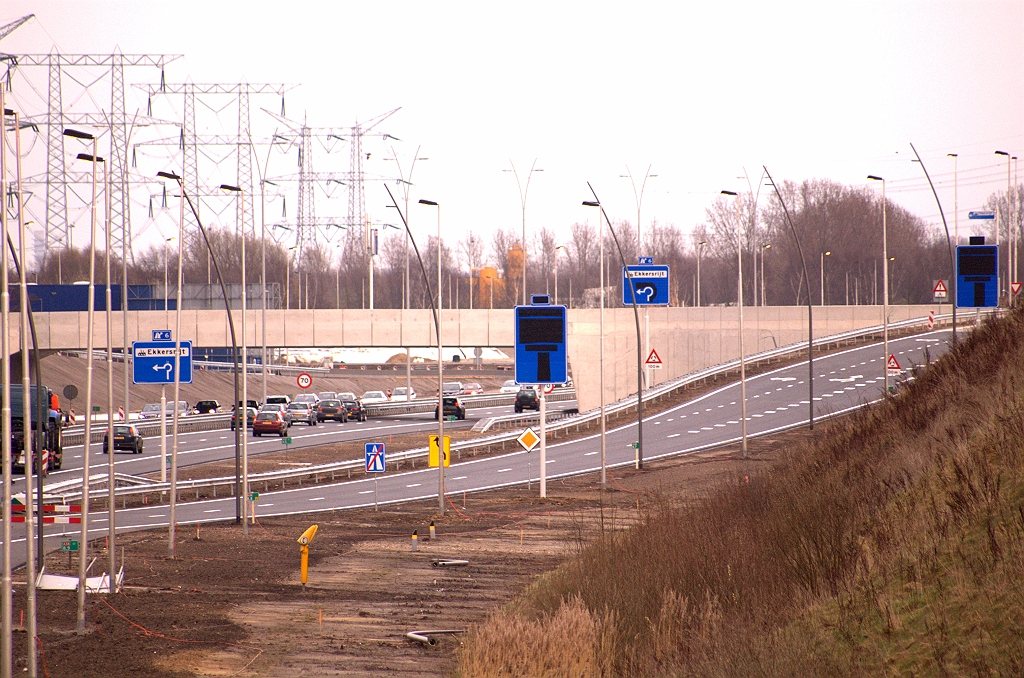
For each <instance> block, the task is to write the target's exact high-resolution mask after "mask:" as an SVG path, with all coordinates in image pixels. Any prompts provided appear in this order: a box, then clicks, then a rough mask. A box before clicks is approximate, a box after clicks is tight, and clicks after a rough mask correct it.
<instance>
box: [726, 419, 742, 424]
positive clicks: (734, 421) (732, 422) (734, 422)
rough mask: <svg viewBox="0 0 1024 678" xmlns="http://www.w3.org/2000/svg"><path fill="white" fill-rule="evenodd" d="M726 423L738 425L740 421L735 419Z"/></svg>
mask: <svg viewBox="0 0 1024 678" xmlns="http://www.w3.org/2000/svg"><path fill="white" fill-rule="evenodd" d="M725 423H726V424H738V423H739V422H738V421H736V420H735V419H730V420H729V421H727V422H725Z"/></svg>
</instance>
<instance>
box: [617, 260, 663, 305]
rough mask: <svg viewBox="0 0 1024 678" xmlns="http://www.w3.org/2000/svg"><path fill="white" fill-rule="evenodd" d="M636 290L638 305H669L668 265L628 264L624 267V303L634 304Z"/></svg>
mask: <svg viewBox="0 0 1024 678" xmlns="http://www.w3.org/2000/svg"><path fill="white" fill-rule="evenodd" d="M630 285H632V287H633V290H634V291H635V292H636V304H637V306H668V302H669V298H668V266H654V265H643V266H627V267H626V268H624V269H622V305H623V306H632V305H633V293H632V292H630Z"/></svg>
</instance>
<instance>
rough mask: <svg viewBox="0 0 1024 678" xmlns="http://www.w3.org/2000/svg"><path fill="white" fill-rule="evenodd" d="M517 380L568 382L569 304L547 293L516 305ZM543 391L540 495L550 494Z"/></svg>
mask: <svg viewBox="0 0 1024 678" xmlns="http://www.w3.org/2000/svg"><path fill="white" fill-rule="evenodd" d="M515 316H516V326H515V337H516V383H517V384H537V385H544V384H564V383H565V381H566V379H567V378H568V372H569V370H568V358H567V351H566V310H565V306H552V305H551V304H550V303H549V297H548V295H546V294H535V295H533V299H532V303H531V304H530V305H529V306H516V308H515ZM538 390H539V391H540V392H539V393H538V396H539V397H540V441H539V442H540V496H541V497H546V496H547V479H546V477H545V475H546V474H545V471H546V461H547V459H546V457H547V431H546V427H547V423H546V421H545V420H546V417H545V415H546V414H547V406H546V404H545V402H544V391H543V389H538Z"/></svg>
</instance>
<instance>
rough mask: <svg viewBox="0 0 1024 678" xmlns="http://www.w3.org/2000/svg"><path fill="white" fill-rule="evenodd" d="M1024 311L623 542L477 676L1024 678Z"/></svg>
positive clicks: (512, 628) (472, 665) (598, 553)
mask: <svg viewBox="0 0 1024 678" xmlns="http://www.w3.org/2000/svg"><path fill="white" fill-rule="evenodd" d="M1022 347H1024V314H1022V313H1014V314H1013V315H1011V316H1010V317H1007V318H1005V319H1003V320H1000V321H996V322H992V323H990V324H988V325H986V326H984V327H983V328H981V329H979V330H978V331H977V332H976V333H975V334H974V335H973V336H971V337H970V338H968V339H967V340H966V341H963V342H962V343H961V345H960V346H959V347H958V348H957V350H955V351H953V352H951V353H950V354H948V355H947V356H946V357H944V358H943V359H942V360H941V361H939V362H938V363H937V364H935V365H933V366H932V367H931V368H930V369H929V370H928V371H927V372H925V373H923V374H921V375H919V378H918V380H917V381H915V382H914V383H913V384H911V385H910V386H908V387H907V388H906V390H904V391H903V392H902V393H901V394H900V396H899V397H897V398H896V399H894V400H893V401H891V402H888V403H885V404H883V405H880V406H877V407H873V408H871V409H870V410H865V411H863V412H860V413H858V414H856V415H853V416H849V417H846V418H844V419H843V420H841V421H837V422H834V423H832V424H829V425H828V426H827V427H824V431H823V434H821V435H818V436H816V438H815V439H813V440H812V441H810V442H808V443H807V444H806V445H805V446H801V447H800V448H794V449H792V450H789V451H788V453H787V454H786V455H785V456H784V458H783V459H782V460H780V461H779V462H777V463H776V464H774V465H772V466H771V467H769V468H767V469H757V470H754V469H753V468H751V470H750V472H749V473H747V472H746V471H745V472H744V474H743V475H740V476H738V477H736V478H734V479H733V480H732V481H731V482H729V483H726V484H724V485H722V486H720V487H715V488H709V490H708V491H707V493H706V496H704V497H703V498H702V499H700V500H698V501H696V502H689V503H688V504H687V505H674V504H673V503H672V501H671V498H661V500H660V501H659V502H657V503H656V504H655V506H654V508H652V509H651V510H649V511H648V512H647V514H646V515H645V516H644V517H643V519H642V520H641V521H640V523H639V524H638V525H637V526H636V527H635V528H633V529H631V530H628V531H625V532H618V533H615V532H608V533H605V534H603V535H602V536H601V537H600V538H599V539H598V540H597V541H596V542H594V543H592V544H590V545H588V546H586V547H585V548H583V549H581V551H580V553H579V555H578V556H577V557H575V558H574V559H572V560H571V561H569V562H568V563H567V564H565V565H564V566H562V567H560V568H559V569H558V570H556V571H554V572H552V573H549V574H548V575H546V576H545V577H543V578H542V579H541V580H540V581H539V582H538V583H537V584H536V585H534V586H533V587H532V588H531V589H530V590H529V591H528V592H527V593H526V595H525V596H524V597H523V598H522V599H520V600H519V601H517V603H515V604H514V605H513V606H511V607H509V608H508V609H505V610H502V611H500V612H498V613H496V614H495V615H494V616H493V617H492V618H491V619H490V620H489V621H488V622H487V623H486V624H484V625H482V626H480V627H478V628H476V629H474V630H473V632H472V633H471V634H469V636H468V637H467V642H466V644H465V646H464V648H463V650H462V653H461V655H460V664H459V675H462V676H474V677H477V676H493V675H503V676H685V675H705V676H738V675H742V676H779V675H786V676H789V675H808V676H824V675H865V676H868V675H870V676H876V675H979V676H980V675H1001V676H1007V675H1013V676H1019V675H1024V638H1022V636H1024V586H1022V582H1024V464H1022V462H1024V400H1022V397H1021V396H1022V388H1024V349H1022Z"/></svg>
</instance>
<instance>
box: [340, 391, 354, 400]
mask: <svg viewBox="0 0 1024 678" xmlns="http://www.w3.org/2000/svg"><path fill="white" fill-rule="evenodd" d="M338 400H358V398H356V394H355V393H352V392H351V391H343V392H342V393H339V394H338Z"/></svg>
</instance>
